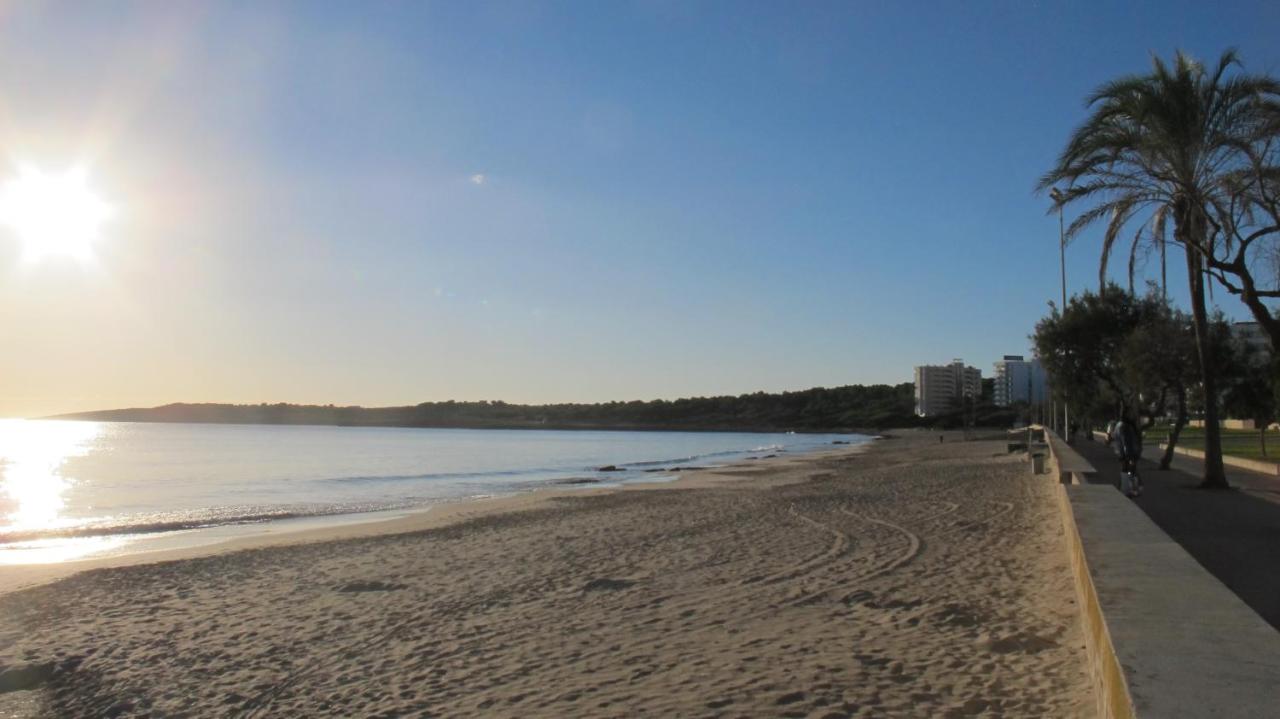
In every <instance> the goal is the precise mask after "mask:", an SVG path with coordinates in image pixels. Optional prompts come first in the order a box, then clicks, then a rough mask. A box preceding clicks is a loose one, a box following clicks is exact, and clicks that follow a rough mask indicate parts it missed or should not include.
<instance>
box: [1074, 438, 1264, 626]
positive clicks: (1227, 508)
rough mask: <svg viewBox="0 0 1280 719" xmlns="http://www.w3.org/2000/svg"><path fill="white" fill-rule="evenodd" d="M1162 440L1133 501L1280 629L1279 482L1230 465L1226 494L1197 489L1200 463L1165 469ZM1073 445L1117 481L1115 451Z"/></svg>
mask: <svg viewBox="0 0 1280 719" xmlns="http://www.w3.org/2000/svg"><path fill="white" fill-rule="evenodd" d="M1157 439H1158V438H1157V437H1154V436H1149V437H1147V439H1146V445H1147V448H1146V451H1145V452H1144V459H1143V461H1142V463H1141V465H1140V469H1139V472H1140V474H1141V475H1142V479H1143V482H1144V491H1143V495H1142V496H1141V497H1139V498H1138V499H1136V500H1134V503H1135V504H1136V505H1137V506H1138V507H1140V508H1141V509H1142V510H1143V511H1144V512H1146V514H1147V516H1149V517H1151V519H1152V521H1154V522H1155V523H1156V524H1157V525H1158V526H1159V527H1160V529H1162V530H1164V532H1165V533H1166V534H1168V535H1169V536H1170V537H1172V538H1173V539H1174V540H1175V541H1176V542H1178V544H1180V545H1182V547H1183V548H1184V549H1186V550H1187V552H1188V553H1189V554H1190V555H1191V556H1192V557H1194V558H1195V559H1196V561H1198V562H1199V563H1200V564H1201V565H1202V566H1204V567H1205V569H1207V570H1209V572H1210V573H1211V574H1213V576H1214V577H1216V578H1217V579H1218V580H1219V581H1220V582H1222V583H1223V584H1225V585H1226V586H1227V588H1228V589H1230V590H1231V591H1232V592H1234V593H1235V594H1236V595H1237V596H1239V597H1240V598H1241V599H1242V600H1244V602H1245V603H1246V604H1248V605H1249V607H1251V608H1252V609H1253V610H1254V611H1256V612H1257V613H1258V614H1259V615H1261V616H1262V618H1263V619H1264V620H1266V621H1267V622H1268V623H1270V624H1271V626H1273V627H1276V628H1277V629H1280V541H1277V539H1278V538H1280V478H1276V477H1269V476H1266V475H1263V474H1258V473H1256V472H1250V471H1248V470H1244V469H1238V468H1235V467H1230V466H1229V467H1227V478H1228V481H1229V482H1230V483H1231V486H1232V489H1231V490H1228V491H1214V490H1204V489H1200V488H1199V486H1198V485H1199V483H1200V467H1201V460H1199V459H1193V458H1190V457H1183V456H1180V455H1175V456H1174V460H1173V464H1172V466H1171V467H1170V469H1169V470H1167V471H1160V470H1158V469H1157V468H1156V467H1157V462H1158V461H1159V459H1160V456H1161V455H1162V452H1161V450H1159V449H1158V448H1157V447H1156V444H1157V441H1156V440H1157ZM1072 447H1073V448H1074V449H1075V450H1076V451H1077V452H1079V453H1080V454H1081V455H1083V456H1084V457H1085V458H1086V459H1087V460H1089V461H1090V462H1091V463H1093V465H1094V467H1096V468H1097V469H1098V475H1097V481H1106V482H1112V481H1114V480H1115V477H1116V475H1117V473H1118V472H1119V465H1118V462H1117V460H1116V458H1115V454H1114V453H1113V452H1112V451H1111V448H1110V447H1108V446H1106V445H1105V444H1103V443H1102V442H1101V441H1097V440H1095V441H1092V442H1090V441H1088V440H1086V439H1084V437H1083V435H1081V436H1078V437H1077V439H1076V441H1075V443H1074V444H1073V445H1072Z"/></svg>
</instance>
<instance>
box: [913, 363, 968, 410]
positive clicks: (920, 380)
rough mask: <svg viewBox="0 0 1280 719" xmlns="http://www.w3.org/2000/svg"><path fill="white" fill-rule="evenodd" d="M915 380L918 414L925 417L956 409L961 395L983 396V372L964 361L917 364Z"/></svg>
mask: <svg viewBox="0 0 1280 719" xmlns="http://www.w3.org/2000/svg"><path fill="white" fill-rule="evenodd" d="M915 382H916V414H917V415H919V416H921V417H931V416H933V415H939V414H946V413H947V412H953V411H955V409H956V400H957V399H959V398H960V397H980V396H982V372H980V371H978V370H977V369H976V368H974V367H966V366H965V364H964V360H958V359H957V360H952V361H951V364H949V365H921V366H919V367H916V377H915Z"/></svg>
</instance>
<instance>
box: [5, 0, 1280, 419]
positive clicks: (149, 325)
mask: <svg viewBox="0 0 1280 719" xmlns="http://www.w3.org/2000/svg"><path fill="white" fill-rule="evenodd" d="M1277 28H1280V6H1278V5H1276V4H1275V3H1262V2H1259V3H1228V4H1214V5H1210V4H1207V3H1178V2H1158V3H1156V2H1153V3H1109V4H1105V5H1102V6H1099V7H1090V6H1085V5H1084V4H1082V3H1031V2H1026V3H1021V2H1001V3H870V2H868V3H788V4H783V3H748V2H728V3H682V2H612V3H606V2H581V3H525V2H506V3H482V2H474V3H473V2H467V3H462V2H451V3H390V2H387V3H348V2H333V3H321V2H299V3H257V2H227V3H219V4H198V3H196V4H184V3H170V2H164V3H159V2H157V3H86V4H81V3H76V4H69V3H48V4H44V3H22V4H17V5H10V6H7V7H6V8H4V9H2V10H0V147H3V149H4V150H5V153H6V154H7V155H8V166H7V167H2V168H0V172H2V173H4V174H6V175H7V174H11V173H12V172H13V171H14V169H13V168H15V167H16V166H17V165H18V164H19V163H28V164H36V165H39V166H47V167H51V168H58V167H65V166H68V165H70V164H77V163H80V164H85V165H87V166H89V167H90V174H91V177H92V181H93V183H94V184H95V186H96V187H97V188H98V189H99V191H100V192H101V194H102V195H103V196H104V198H105V199H107V200H108V201H110V202H112V203H113V204H115V205H116V206H117V208H118V210H119V212H118V213H117V216H116V217H115V218H114V219H113V220H112V221H111V222H110V223H109V224H108V225H107V226H106V227H104V231H103V238H102V240H101V241H100V242H99V244H98V246H97V252H96V257H95V260H94V262H93V263H92V264H91V265H90V266H85V265H83V264H80V265H75V264H72V263H69V262H61V263H59V262H55V261H50V262H46V263H44V264H42V265H40V266H34V267H33V266H29V265H24V264H23V263H22V262H20V260H19V257H18V252H17V250H16V249H15V243H14V242H12V241H11V238H9V237H5V236H0V303H2V304H3V309H0V330H2V331H3V334H5V335H6V336H7V337H8V338H9V340H10V341H9V342H8V343H7V352H6V353H4V357H3V358H2V359H0V415H3V414H19V415H21V414H27V415H30V414H40V413H48V412H56V411H68V410H72V409H86V408H94V407H105V406H119V405H148V404H159V403H162V402H168V401H240V402H257V401H294V402H322V403H325V402H334V403H338V404H346V403H360V404H366V405H374V404H398V403H407V402H417V401H424V400H435V399H449V398H456V399H498V398H501V399H506V400H508V401H527V402H543V401H561V400H563V401H599V400H610V399H635V398H652V397H676V396H687V395H705V394H720V393H739V392H749V391H755V390H783V389H801V388H806V387H810V386H816V385H828V386H830V385H839V384H849V383H873V382H891V383H896V382H903V381H909V380H910V377H911V367H912V365H915V364H921V363H936V362H943V361H947V360H949V359H950V358H952V357H963V358H964V359H966V360H967V361H969V362H970V363H972V364H975V365H977V366H978V367H980V368H981V369H983V371H984V373H989V372H990V366H991V365H990V363H991V362H992V361H993V360H995V359H997V358H998V357H999V356H1000V355H1002V354H1005V353H1020V352H1024V351H1026V349H1027V345H1028V342H1027V339H1026V337H1027V335H1028V334H1029V333H1030V332H1031V330H1032V327H1033V326H1034V323H1035V321H1036V319H1037V318H1038V317H1040V316H1041V315H1043V314H1044V313H1045V311H1046V302H1047V301H1048V300H1050V299H1052V298H1054V297H1057V296H1058V294H1059V285H1058V262H1057V221H1056V218H1055V217H1049V216H1046V215H1045V213H1044V211H1045V208H1046V206H1047V202H1046V201H1045V200H1044V199H1043V198H1036V197H1034V196H1033V195H1032V187H1033V185H1034V183H1035V180H1036V178H1037V177H1038V176H1039V175H1040V174H1041V173H1042V172H1044V171H1045V170H1046V169H1047V168H1048V167H1049V166H1050V164H1051V163H1052V162H1053V160H1054V158H1055V156H1056V153H1057V152H1058V151H1059V150H1060V149H1061V147H1062V145H1063V143H1064V142H1065V139H1066V137H1067V134H1068V132H1069V131H1070V130H1071V129H1072V127H1074V126H1075V125H1076V124H1077V123H1078V122H1079V121H1080V120H1081V119H1082V118H1083V116H1084V111H1083V109H1082V99H1083V98H1084V96H1085V94H1086V93H1087V92H1088V91H1089V90H1091V89H1092V88H1094V87H1095V86H1097V85H1098V84H1100V83H1102V82H1103V81H1105V80H1107V79H1109V78H1112V77H1114V76H1116V75H1119V74H1122V73H1127V72H1142V71H1145V70H1146V69H1147V68H1148V67H1149V63H1150V54H1151V53H1152V52H1157V53H1160V54H1162V55H1165V56H1168V55H1169V54H1171V53H1172V52H1173V50H1174V49H1175V48H1184V49H1186V50H1188V51H1190V52H1191V53H1192V54H1194V55H1196V56H1199V57H1201V58H1205V59H1210V60H1211V59H1215V58H1216V57H1217V55H1218V54H1219V53H1220V52H1221V51H1222V50H1223V49H1224V48H1226V47H1228V46H1235V47H1238V48H1239V49H1240V51H1241V53H1242V55H1243V57H1244V60H1245V62H1246V64H1247V67H1248V69H1250V70H1252V71H1267V72H1272V73H1280V47H1278V46H1277V45H1276V44H1275V42H1274V38H1275V31H1276V29H1277ZM1097 254H1098V237H1097V234H1096V233H1094V234H1090V235H1086V236H1083V237H1081V238H1080V239H1079V240H1078V241H1077V242H1076V243H1075V244H1074V245H1072V246H1071V247H1069V248H1068V262H1067V275H1068V286H1069V290H1071V291H1075V290H1078V289H1080V288H1083V287H1094V286H1096V283H1097ZM1116 264H1117V266H1120V265H1122V264H1123V263H1116ZM1171 265H1172V266H1173V267H1175V268H1176V267H1179V266H1180V264H1179V263H1178V262H1176V261H1171ZM1150 269H1151V270H1152V276H1155V273H1156V272H1158V270H1157V269H1156V265H1155V264H1152V266H1151V268H1150ZM1170 282H1171V284H1173V285H1174V286H1176V287H1177V288H1178V290H1179V292H1176V293H1175V294H1174V296H1175V297H1177V298H1181V297H1182V296H1183V295H1184V294H1185V293H1184V292H1182V291H1181V288H1182V285H1183V284H1184V283H1185V277H1184V276H1183V275H1182V274H1181V273H1178V272H1176V271H1174V272H1171V274H1170ZM1219 300H1220V302H1221V304H1222V306H1223V308H1224V309H1226V310H1227V311H1228V313H1229V314H1231V315H1234V316H1240V317H1243V316H1244V313H1243V312H1242V311H1241V310H1240V309H1239V308H1238V303H1236V302H1235V301H1234V300H1231V299H1230V298H1224V296H1219Z"/></svg>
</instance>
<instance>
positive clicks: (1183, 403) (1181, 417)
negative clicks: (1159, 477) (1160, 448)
mask: <svg viewBox="0 0 1280 719" xmlns="http://www.w3.org/2000/svg"><path fill="white" fill-rule="evenodd" d="M1186 426H1187V388H1186V387H1185V386H1184V385H1182V384H1179V385H1178V417H1177V419H1175V420H1173V431H1172V432H1170V433H1169V443H1168V445H1166V446H1165V448H1164V456H1163V457H1161V458H1160V469H1168V468H1169V465H1170V464H1172V463H1173V448H1174V447H1177V446H1178V437H1180V436H1181V435H1182V428H1183V427H1186Z"/></svg>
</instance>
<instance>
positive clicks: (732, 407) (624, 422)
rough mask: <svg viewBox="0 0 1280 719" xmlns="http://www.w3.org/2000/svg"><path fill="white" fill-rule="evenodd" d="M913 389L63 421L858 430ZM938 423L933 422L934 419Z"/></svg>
mask: <svg viewBox="0 0 1280 719" xmlns="http://www.w3.org/2000/svg"><path fill="white" fill-rule="evenodd" d="M912 409H913V398H912V385H911V384H910V383H904V384H899V385H894V386H890V385H869V386H863V385H848V386H844V387H833V388H822V387H816V388H813V389H808V390H803V391H799V392H782V393H775V394H770V393H765V392H756V393H754V394H744V395H738V396H736V397H733V396H723V397H691V398H687V399H677V400H662V399H658V400H650V401H647V402H645V401H638V400H637V401H632V402H605V403H600V404H547V405H522V404H508V403H506V402H501V401H493V402H489V401H481V402H454V401H449V402H424V403H422V404H418V405H413V406H405V407H370V408H365V407H335V406H333V405H296V404H256V405H232V404H168V405H164V406H161V407H152V408H145V409H143V408H139V409H113V410H103V411H98V412H81V413H76V414H68V415H60V416H59V417H57V419H83V420H99V421H117V422H211V423H230V424H318V425H340V426H385V427H466V428H495V429H496V428H507V429H518V428H540V429H646V430H660V429H671V430H741V431H790V430H795V431H810V432H813V431H853V430H860V429H861V430H867V429H877V428H884V427H906V426H914V425H916V424H918V423H919V420H918V418H916V417H915V415H914V414H913V412H912ZM929 423H930V424H933V423H934V422H933V420H930V422H929Z"/></svg>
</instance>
